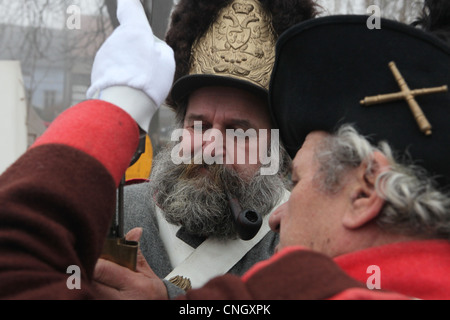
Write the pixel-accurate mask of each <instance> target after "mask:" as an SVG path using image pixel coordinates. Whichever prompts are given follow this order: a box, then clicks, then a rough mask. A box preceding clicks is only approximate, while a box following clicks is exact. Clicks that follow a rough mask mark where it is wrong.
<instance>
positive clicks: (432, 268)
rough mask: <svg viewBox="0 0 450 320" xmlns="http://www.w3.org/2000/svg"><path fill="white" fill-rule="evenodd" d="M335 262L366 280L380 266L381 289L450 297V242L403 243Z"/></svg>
mask: <svg viewBox="0 0 450 320" xmlns="http://www.w3.org/2000/svg"><path fill="white" fill-rule="evenodd" d="M334 261H335V262H336V263H337V264H338V265H339V266H340V267H341V268H342V269H343V270H344V271H346V272H347V273H348V274H349V275H350V276H352V277H353V278H355V279H356V280H358V281H361V282H362V283H366V282H367V280H368V279H369V277H371V276H372V275H373V271H370V269H369V270H368V268H369V267H370V266H377V267H379V271H380V285H381V289H384V290H390V291H395V292H398V293H402V294H405V295H407V296H411V297H415V298H419V299H450V242H449V241H445V240H429V241H411V242H401V243H395V244H390V245H385V246H380V247H374V248H369V249H365V250H361V251H357V252H352V253H349V254H345V255H342V256H339V257H337V258H335V259H334Z"/></svg>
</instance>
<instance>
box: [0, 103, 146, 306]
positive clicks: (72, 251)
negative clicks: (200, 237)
mask: <svg viewBox="0 0 450 320" xmlns="http://www.w3.org/2000/svg"><path fill="white" fill-rule="evenodd" d="M137 143H138V127H137V125H136V124H135V123H134V120H133V119H132V118H130V117H129V116H128V115H127V114H126V113H125V112H123V111H121V110H120V109H119V108H117V107H115V106H114V105H111V104H107V103H104V102H101V101H87V102H85V103H82V104H80V105H78V106H76V107H73V108H71V109H69V110H68V111H66V112H65V113H64V114H63V115H62V116H60V117H59V118H58V119H57V120H56V121H55V122H54V124H52V126H51V127H50V128H49V129H48V130H47V131H46V133H45V134H44V135H43V136H42V138H41V139H40V140H39V141H38V142H37V143H36V144H35V145H34V146H33V147H32V148H31V149H30V150H29V151H27V152H26V153H25V154H24V155H23V156H22V157H21V158H20V159H19V160H18V161H16V162H15V163H14V164H13V165H12V166H11V167H10V168H9V169H8V170H7V171H6V172H5V173H4V174H2V175H1V176H0V298H3V299H4V298H15V299H66V298H91V297H93V296H92V292H91V289H90V280H91V277H92V274H93V269H94V266H95V263H96V260H97V258H98V256H99V254H100V252H101V248H102V245H103V241H104V239H105V237H106V233H107V230H108V227H109V224H110V219H111V216H112V214H113V212H114V210H115V190H116V185H117V184H118V180H119V179H120V177H121V176H122V175H123V173H124V171H125V169H126V167H127V165H128V163H129V161H130V159H131V157H132V155H133V153H134V150H135V149H136V146H137ZM69 266H77V267H79V268H80V271H81V289H80V290H78V289H76V288H75V289H69V288H68V286H67V281H68V279H69V277H70V276H72V271H69V272H68V270H67V269H68V267H69Z"/></svg>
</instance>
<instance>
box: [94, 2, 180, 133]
mask: <svg viewBox="0 0 450 320" xmlns="http://www.w3.org/2000/svg"><path fill="white" fill-rule="evenodd" d="M117 18H118V20H119V22H120V26H119V27H117V28H116V30H114V32H113V34H112V35H111V36H110V37H109V38H108V39H107V40H106V41H105V43H104V44H103V45H102V47H101V48H100V49H99V51H98V52H97V55H96V57H95V60H94V65H93V68H92V75H91V82H92V85H91V87H90V88H89V89H88V91H87V98H88V99H94V98H95V99H101V100H105V101H108V102H111V103H113V104H115V105H117V106H118V107H120V108H122V109H123V110H125V111H126V112H128V113H129V114H130V115H131V116H132V117H133V119H134V120H135V121H136V122H137V123H138V124H139V126H140V127H141V128H142V129H143V130H145V131H147V130H148V127H149V125H150V120H151V118H152V117H153V115H154V113H155V112H156V111H157V109H158V107H159V106H160V105H161V104H162V103H163V102H164V100H165V99H166V97H167V95H168V94H169V91H170V88H171V85H172V82H173V76H174V73H175V59H174V53H173V50H172V49H171V48H170V47H169V46H168V45H167V44H166V43H164V42H163V41H161V40H159V39H158V38H156V37H155V36H154V35H153V32H152V29H151V27H150V25H149V23H148V21H147V17H146V16H145V12H144V8H143V7H142V4H141V2H140V1H139V0H118V3H117Z"/></svg>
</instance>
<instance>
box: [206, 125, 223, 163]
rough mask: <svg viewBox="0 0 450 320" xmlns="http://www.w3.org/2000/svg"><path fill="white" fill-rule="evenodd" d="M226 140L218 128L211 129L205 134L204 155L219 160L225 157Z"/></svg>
mask: <svg viewBox="0 0 450 320" xmlns="http://www.w3.org/2000/svg"><path fill="white" fill-rule="evenodd" d="M225 146H226V144H225V140H224V135H223V133H222V132H221V131H220V130H219V129H216V128H211V129H209V130H206V131H205V132H204V133H203V144H202V150H203V154H204V155H208V156H211V157H213V158H214V159H215V160H218V158H219V157H224V156H225Z"/></svg>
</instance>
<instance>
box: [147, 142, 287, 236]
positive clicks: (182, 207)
mask: <svg viewBox="0 0 450 320" xmlns="http://www.w3.org/2000/svg"><path fill="white" fill-rule="evenodd" d="M171 149H172V148H171V147H168V148H166V149H163V150H161V151H160V152H159V153H158V155H157V156H156V157H155V159H154V161H153V169H152V175H151V179H150V192H151V194H152V196H153V199H154V200H155V202H156V205H157V206H159V207H160V208H161V209H162V211H163V212H164V214H165V218H166V220H167V221H168V222H169V223H171V224H174V225H178V226H183V227H184V228H185V230H186V231H187V232H188V233H189V234H192V235H196V236H200V237H213V238H217V239H221V240H226V239H235V238H237V232H236V229H235V226H234V223H233V215H232V213H231V209H230V207H229V205H228V201H227V198H226V190H227V191H228V192H229V193H230V194H232V195H233V196H234V197H235V198H237V199H238V201H239V202H240V204H241V207H242V208H243V209H251V210H254V211H256V212H258V213H260V214H261V215H262V216H265V215H267V214H268V213H270V211H271V210H272V209H273V208H274V207H275V205H277V204H278V203H279V202H280V200H281V197H282V195H283V192H284V189H285V180H284V179H283V178H282V177H280V176H279V175H274V176H262V175H260V174H259V170H258V172H257V173H256V174H255V175H254V176H253V177H251V178H242V177H240V176H239V175H238V173H237V172H235V171H234V170H233V169H230V168H227V167H225V166H223V165H218V164H215V165H196V164H188V165H186V164H180V165H176V164H174V163H173V162H172V160H171ZM205 170H206V171H207V172H208V173H207V174H206V173H205ZM200 171H202V172H200ZM224 185H226V186H227V187H226V189H225V188H224Z"/></svg>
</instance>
